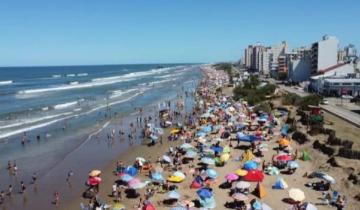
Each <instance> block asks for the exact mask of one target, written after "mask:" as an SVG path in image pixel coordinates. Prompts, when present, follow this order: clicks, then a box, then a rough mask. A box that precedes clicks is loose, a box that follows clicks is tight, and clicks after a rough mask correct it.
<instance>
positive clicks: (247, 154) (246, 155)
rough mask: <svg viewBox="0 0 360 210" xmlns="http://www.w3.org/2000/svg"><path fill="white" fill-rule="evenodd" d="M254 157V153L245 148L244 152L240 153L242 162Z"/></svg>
mask: <svg viewBox="0 0 360 210" xmlns="http://www.w3.org/2000/svg"><path fill="white" fill-rule="evenodd" d="M254 158H255V155H254V154H253V153H252V152H251V151H250V150H246V151H245V152H244V154H243V155H242V160H243V161H244V162H246V161H249V160H252V159H254Z"/></svg>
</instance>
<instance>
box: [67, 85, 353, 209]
mask: <svg viewBox="0 0 360 210" xmlns="http://www.w3.org/2000/svg"><path fill="white" fill-rule="evenodd" d="M223 92H224V93H227V94H230V93H231V88H224V90H223ZM326 118H327V119H328V117H326ZM332 120H333V119H332ZM342 122H343V121H342ZM342 122H341V121H340V122H336V124H338V123H339V124H342ZM168 132H169V129H166V131H165V134H164V136H167V134H168ZM275 133H279V130H277V131H275ZM279 138H280V137H279V136H278V135H275V136H274V137H273V138H272V139H271V140H270V141H269V142H267V143H268V144H269V148H270V150H269V151H268V152H265V154H264V155H265V156H264V158H263V159H265V160H266V161H267V162H269V161H270V160H271V157H272V156H273V154H276V151H275V150H272V148H274V147H276V146H277V143H276V140H278V139H279ZM164 139H165V138H164ZM182 143H183V142H181V141H177V142H169V141H167V140H164V144H163V145H160V144H159V143H158V144H156V145H155V146H153V147H148V146H146V145H138V146H134V147H133V148H131V149H130V150H128V151H126V152H125V153H123V154H121V155H119V157H118V158H116V159H115V160H113V161H112V162H111V163H110V164H109V165H108V166H107V167H105V168H103V169H102V171H103V173H102V178H103V182H102V184H101V188H100V197H101V198H103V199H105V200H106V201H107V203H110V204H112V203H113V201H112V198H111V197H109V196H108V195H109V194H110V193H111V186H112V185H113V183H114V181H115V180H117V177H115V176H114V175H113V170H114V168H115V163H116V161H117V160H121V161H123V162H124V163H125V165H130V164H133V162H134V160H135V158H136V157H138V156H141V157H144V158H147V159H149V160H151V161H152V162H155V161H156V159H157V157H158V156H161V155H163V154H164V153H165V152H166V151H167V150H168V148H169V146H176V145H180V144H182ZM233 145H235V143H233ZM241 145H247V144H246V143H242V144H241ZM291 146H292V147H293V148H294V150H295V149H299V151H301V150H302V149H304V148H305V149H307V150H308V151H309V152H310V154H311V156H312V159H313V160H312V161H307V162H304V161H301V160H299V163H300V169H298V170H297V171H296V172H295V174H293V175H285V174H281V175H280V176H281V177H283V178H284V180H285V181H286V182H287V184H288V185H289V188H301V189H303V191H304V192H305V195H306V201H308V202H312V203H319V202H321V200H320V199H319V198H320V197H321V192H316V191H314V190H312V189H310V188H307V187H305V186H304V184H305V183H306V182H309V181H315V180H310V179H308V178H304V177H303V174H304V173H305V172H311V171H313V170H315V169H317V167H319V166H323V165H324V163H325V162H326V160H327V159H328V158H327V157H326V156H325V155H323V154H321V153H319V152H318V151H315V150H313V149H311V148H310V147H311V143H308V144H305V145H301V146H300V145H298V144H297V143H296V142H292V143H291ZM243 152H244V150H240V149H233V150H232V152H231V156H232V157H231V159H230V160H229V161H228V162H227V164H226V165H225V166H224V167H215V170H216V171H217V172H218V173H219V177H218V180H217V184H216V185H215V186H213V193H214V197H215V200H216V204H217V208H216V209H225V207H224V204H225V202H226V201H232V200H233V199H231V198H230V197H229V196H228V192H229V190H224V189H220V188H219V187H218V185H219V184H221V183H222V182H223V181H225V179H224V176H225V175H226V174H227V173H229V172H234V171H235V170H236V169H238V168H240V167H241V163H240V162H236V161H232V159H233V158H235V157H238V156H240V155H241V154H242V153H243ZM325 169H326V168H324V170H325ZM183 171H184V172H188V171H189V165H184V167H183ZM325 171H328V173H329V174H330V175H332V176H334V177H335V178H337V181H338V183H337V184H335V185H334V186H333V187H334V189H336V190H339V191H340V192H345V194H346V195H347V196H348V197H349V192H348V190H349V189H348V188H347V189H344V185H345V184H344V182H343V179H344V177H343V174H345V172H344V169H341V168H328V169H326V170H325ZM169 174H170V172H164V177H167V175H169ZM139 177H140V178H141V179H147V175H146V174H141V175H140V176H139ZM85 179H86V175H85V174H84V180H85ZM192 180H193V177H192V176H191V175H188V176H187V179H186V180H185V181H184V182H182V183H181V184H178V186H179V192H180V193H181V195H182V198H183V199H196V198H197V196H196V194H195V191H196V190H193V189H190V188H189V186H190V184H191V182H192ZM275 180H276V176H268V175H266V177H265V179H264V181H263V182H262V185H263V186H264V187H265V188H266V191H267V195H266V197H265V198H263V199H262V201H263V202H265V203H267V204H268V205H269V206H271V207H272V208H273V209H274V210H283V209H287V208H288V207H289V205H288V204H286V203H284V202H283V201H282V199H283V198H287V197H288V190H275V189H272V185H273V184H274V183H275ZM340 180H341V181H340ZM255 186H256V183H252V184H251V188H250V190H254V189H255ZM357 188H358V187H357ZM84 190H85V187H84ZM139 192H140V193H141V194H142V195H143V194H144V190H140V191H139ZM350 193H351V192H350ZM164 196H165V195H161V194H156V195H155V196H154V198H152V201H153V203H154V205H155V207H156V209H169V207H165V206H163V205H159V204H158V202H160V201H162V200H163V199H164ZM249 197H250V199H252V198H255V196H254V195H250V196H249ZM80 202H83V203H85V204H86V203H87V200H85V199H82V198H81V195H79V197H78V198H76V199H74V200H73V201H72V202H71V203H69V204H66V205H62V206H61V209H66V210H68V209H71V210H72V209H79V207H80V206H79V204H80ZM122 203H123V204H124V205H125V206H126V207H127V209H136V208H133V206H134V205H136V204H138V203H139V201H138V199H126V198H125V199H123V201H122ZM356 205H357V203H354V201H353V200H350V203H349V204H348V206H347V209H359V208H357V207H356ZM318 209H319V210H323V209H334V207H328V206H318Z"/></svg>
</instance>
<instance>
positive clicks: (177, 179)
mask: <svg viewBox="0 0 360 210" xmlns="http://www.w3.org/2000/svg"><path fill="white" fill-rule="evenodd" d="M167 180H168V181H169V182H174V183H180V182H182V181H184V178H183V177H179V176H173V175H171V176H169V177H168V178H167Z"/></svg>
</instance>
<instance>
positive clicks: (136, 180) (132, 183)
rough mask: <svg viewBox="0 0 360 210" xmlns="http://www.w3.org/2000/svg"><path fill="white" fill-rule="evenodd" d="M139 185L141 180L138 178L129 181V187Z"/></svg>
mask: <svg viewBox="0 0 360 210" xmlns="http://www.w3.org/2000/svg"><path fill="white" fill-rule="evenodd" d="M138 183H141V180H140V179H138V178H132V179H131V180H129V181H128V185H129V186H130V185H135V184H138Z"/></svg>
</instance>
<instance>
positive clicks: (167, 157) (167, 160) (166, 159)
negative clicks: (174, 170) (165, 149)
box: [162, 155, 171, 163]
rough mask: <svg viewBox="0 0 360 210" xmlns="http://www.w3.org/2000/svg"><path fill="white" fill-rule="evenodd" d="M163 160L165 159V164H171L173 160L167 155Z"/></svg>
mask: <svg viewBox="0 0 360 210" xmlns="http://www.w3.org/2000/svg"><path fill="white" fill-rule="evenodd" d="M162 159H163V161H165V162H168V163H171V158H170V157H169V156H167V155H163V156H162Z"/></svg>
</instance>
